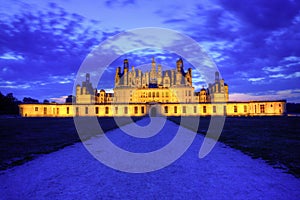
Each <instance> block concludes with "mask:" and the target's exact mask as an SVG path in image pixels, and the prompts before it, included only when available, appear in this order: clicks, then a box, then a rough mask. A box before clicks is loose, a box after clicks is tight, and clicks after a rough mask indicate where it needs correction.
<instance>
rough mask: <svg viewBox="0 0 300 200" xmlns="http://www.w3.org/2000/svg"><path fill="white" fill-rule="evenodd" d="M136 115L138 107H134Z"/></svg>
mask: <svg viewBox="0 0 300 200" xmlns="http://www.w3.org/2000/svg"><path fill="white" fill-rule="evenodd" d="M137 113H138V107H137V106H134V114H137Z"/></svg>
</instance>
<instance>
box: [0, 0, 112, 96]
mask: <svg viewBox="0 0 300 200" xmlns="http://www.w3.org/2000/svg"><path fill="white" fill-rule="evenodd" d="M98 23H99V22H98V21H95V20H87V19H85V18H84V17H83V16H80V15H78V14H74V13H68V12H66V11H65V10H64V9H62V8H60V7H59V6H57V5H56V4H54V3H51V4H49V6H48V9H46V10H42V11H41V10H39V11H35V10H33V11H32V10H30V8H28V9H24V10H22V12H20V13H19V14H13V15H6V16H5V17H3V18H1V19H0V29H1V30H2V31H0V80H2V81H10V82H13V83H14V84H15V86H12V85H7V87H6V88H5V84H2V85H1V88H0V90H1V91H4V93H5V92H6V91H7V92H9V90H10V89H11V88H12V87H15V88H17V86H18V85H21V86H22V85H24V84H25V83H26V82H27V83H28V84H30V87H31V88H33V87H35V90H30V91H28V90H29V89H28V88H22V87H19V89H17V90H14V91H15V92H16V93H17V94H16V96H18V95H19V94H20V95H21V94H24V93H27V94H31V95H32V97H35V98H39V96H45V95H46V94H45V93H46V91H47V92H50V90H53V91H55V90H56V88H57V85H55V84H54V83H53V82H51V81H53V80H51V77H52V76H58V75H59V76H61V77H63V76H68V75H70V74H71V73H74V72H76V71H77V69H78V68H79V66H80V64H81V62H82V61H83V60H84V58H85V57H86V56H87V54H88V53H89V52H90V51H91V49H92V47H93V46H94V45H97V44H99V42H100V41H101V40H102V39H103V37H107V35H108V34H109V33H105V34H104V35H102V33H101V32H100V31H99V30H96V29H94V28H93V27H94V26H95V25H97V24H98ZM39 81H40V82H39ZM41 82H46V83H47V82H51V84H40V83H41ZM57 84H58V85H60V87H61V89H65V90H61V91H62V93H63V92H64V94H61V95H66V94H65V93H66V91H68V94H69V93H71V92H72V86H73V85H72V84H71V83H68V84H60V83H59V80H57ZM38 86H39V88H38ZM66 89H67V90H66ZM22 90H24V91H23V92H22ZM25 90H27V91H26V92H25ZM49 94H51V93H48V95H49ZM54 95H55V94H54Z"/></svg>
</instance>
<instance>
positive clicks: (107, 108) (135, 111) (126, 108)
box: [34, 104, 281, 115]
mask: <svg viewBox="0 0 300 200" xmlns="http://www.w3.org/2000/svg"><path fill="white" fill-rule="evenodd" d="M271 107H272V104H271ZM279 107H281V104H279ZM193 109H194V113H197V107H196V106H194V108H193ZM259 109H260V113H265V105H259ZM34 110H35V111H36V112H37V111H38V110H39V108H38V107H35V108H34ZM164 110H165V113H168V112H169V108H168V106H165V107H164ZM247 110H248V109H247V106H246V105H244V112H247ZM202 111H203V113H206V112H207V108H206V106H203V107H202ZM88 112H89V111H88V107H85V114H88ZM118 112H119V108H118V107H115V114H118ZM216 112H217V108H216V106H213V113H216ZM225 112H226V106H224V113H225ZM233 112H234V113H237V112H238V107H237V106H236V105H235V106H233ZM254 112H255V113H256V112H257V108H256V105H255V106H254ZM76 113H77V114H78V113H79V108H78V107H76ZM95 113H96V114H99V107H95ZM124 113H125V114H128V107H124ZM141 113H142V114H144V113H145V107H144V106H142V107H141ZM174 113H177V106H174ZM182 113H186V106H183V107H182ZM46 114H47V107H44V115H46ZM53 114H55V108H53ZM56 114H59V108H56ZM67 114H70V108H69V107H67ZM105 114H109V107H105ZM134 114H138V106H135V107H134Z"/></svg>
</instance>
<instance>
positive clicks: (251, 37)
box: [0, 0, 300, 102]
mask: <svg viewBox="0 0 300 200" xmlns="http://www.w3.org/2000/svg"><path fill="white" fill-rule="evenodd" d="M0 15H1V16H0V26H1V27H0V91H1V92H2V93H3V94H6V93H9V92H12V93H13V94H14V96H16V97H17V98H18V99H20V100H22V99H23V97H32V98H36V99H39V100H40V101H43V100H44V99H48V100H51V101H58V102H59V101H61V100H62V99H63V98H64V96H66V95H69V94H71V93H72V90H73V83H74V78H75V75H76V73H77V71H78V69H79V67H80V65H81V63H82V62H83V60H84V59H85V57H86V56H87V55H88V53H89V52H90V51H91V50H92V49H93V47H95V45H98V44H99V43H100V42H101V41H104V40H105V39H106V38H108V37H110V36H113V35H115V34H117V33H120V32H122V31H125V30H128V29H133V28H141V27H161V28H169V29H173V30H176V31H179V32H180V33H182V34H185V35H187V36H189V37H191V38H192V39H194V40H196V41H197V42H198V43H199V44H200V45H201V46H202V47H203V48H204V49H205V51H206V52H207V53H208V55H209V56H210V57H211V58H212V59H213V60H214V62H215V63H216V65H217V66H218V69H219V71H220V73H221V74H222V77H223V78H224V79H225V82H226V83H228V85H229V92H230V100H261V99H287V100H288V101H289V102H300V84H299V83H300V2H299V1H296V0H272V1H270V0H251V1H248V0H244V1H242V0H213V1H208V0H207V1H199V0H194V1H192V0H186V1H181V0H180V1H179V0H178V1H177V0H173V1H167V0H160V1H147V0H115V1H109V0H106V1H96V0H95V1H88V0H87V1H80V0H57V1H39V0H27V1H19V0H15V1H3V2H2V3H1V7H0ZM168 53H169V52H163V51H156V50H151V49H150V50H139V51H137V52H135V53H130V54H128V55H125V56H124V57H128V58H129V62H130V65H135V66H139V65H143V64H145V63H150V62H151V57H152V56H155V57H156V60H157V62H158V63H162V64H163V66H169V67H171V68H172V67H175V61H174V59H175V58H176V55H175V56H174V55H168ZM138 55H139V56H138ZM173 58H174V59H173ZM118 62H119V63H118ZM113 64H114V65H115V66H111V67H110V70H107V72H106V76H105V80H102V82H100V84H99V86H98V89H101V88H104V89H111V88H113V77H114V70H111V69H112V67H113V68H114V67H117V66H119V65H122V63H121V59H120V60H119V61H116V62H114V63H113ZM197 76H200V75H199V74H197V73H196V74H194V79H195V80H196V81H195V88H196V89H198V90H199V88H201V87H202V85H205V84H204V83H202V82H201V80H199V79H197V78H198V77H197ZM197 80H198V81H197Z"/></svg>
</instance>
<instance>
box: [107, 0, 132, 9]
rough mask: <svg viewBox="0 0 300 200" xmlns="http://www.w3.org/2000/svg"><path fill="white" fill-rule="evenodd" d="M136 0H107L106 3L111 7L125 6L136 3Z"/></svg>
mask: <svg viewBox="0 0 300 200" xmlns="http://www.w3.org/2000/svg"><path fill="white" fill-rule="evenodd" d="M135 3H136V0H106V1H105V5H106V6H107V7H109V8H112V7H124V6H128V5H134V4H135Z"/></svg>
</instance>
